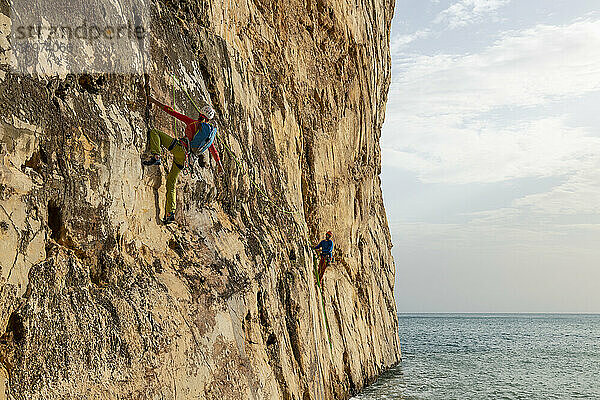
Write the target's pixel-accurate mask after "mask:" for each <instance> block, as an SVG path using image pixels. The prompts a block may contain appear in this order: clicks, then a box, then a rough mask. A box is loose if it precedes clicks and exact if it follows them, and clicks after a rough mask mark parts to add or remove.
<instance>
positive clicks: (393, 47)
mask: <svg viewBox="0 0 600 400" xmlns="http://www.w3.org/2000/svg"><path fill="white" fill-rule="evenodd" d="M429 35H431V31H430V30H429V29H421V30H418V31H416V32H414V33H411V34H408V35H398V36H395V37H393V38H392V40H391V43H390V52H391V53H392V57H394V56H398V55H401V54H402V52H403V51H404V47H406V46H408V45H409V44H411V43H412V42H414V41H415V40H418V39H423V38H426V37H429Z"/></svg>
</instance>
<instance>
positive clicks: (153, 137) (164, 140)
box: [149, 129, 185, 214]
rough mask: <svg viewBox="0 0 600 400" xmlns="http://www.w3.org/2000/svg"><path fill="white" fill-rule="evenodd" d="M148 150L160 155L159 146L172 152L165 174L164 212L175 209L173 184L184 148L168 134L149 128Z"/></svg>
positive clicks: (183, 156) (178, 170)
mask: <svg viewBox="0 0 600 400" xmlns="http://www.w3.org/2000/svg"><path fill="white" fill-rule="evenodd" d="M149 136H150V152H151V153H152V154H155V155H160V146H163V147H166V148H167V149H168V148H169V147H171V149H170V150H169V151H170V152H171V154H173V165H171V171H170V172H169V175H168V176H167V203H166V205H165V208H166V210H165V211H166V213H167V214H168V213H171V212H173V211H175V184H176V183H177V177H178V176H179V173H180V172H181V170H182V169H183V167H184V165H185V150H184V148H183V147H182V146H181V144H179V142H176V143H175V144H174V143H173V141H174V140H175V139H174V138H173V137H171V136H170V135H167V134H166V133H164V132H161V131H159V130H158V129H151V130H150V133H149Z"/></svg>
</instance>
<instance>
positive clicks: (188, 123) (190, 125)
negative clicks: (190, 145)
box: [161, 106, 221, 165]
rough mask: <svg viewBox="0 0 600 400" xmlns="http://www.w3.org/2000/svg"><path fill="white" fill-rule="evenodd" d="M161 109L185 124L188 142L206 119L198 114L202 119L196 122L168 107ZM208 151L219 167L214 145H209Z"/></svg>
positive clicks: (219, 160) (219, 162)
mask: <svg viewBox="0 0 600 400" xmlns="http://www.w3.org/2000/svg"><path fill="white" fill-rule="evenodd" d="M161 108H162V109H163V111H164V112H166V113H167V114H170V115H172V116H174V117H175V118H177V119H178V120H180V121H183V123H184V124H185V136H187V138H188V139H189V140H190V142H191V141H192V139H194V135H195V134H196V131H197V130H198V125H199V124H200V123H201V122H203V121H206V118H205V117H204V116H203V115H202V114H200V115H201V116H202V119H199V120H198V119H192V118H190V117H188V116H187V115H183V114H181V113H178V112H177V111H175V110H173V109H172V108H171V107H169V106H163V107H161ZM208 151H210V154H211V155H212V156H213V158H214V159H215V161H216V162H217V164H219V165H220V164H221V158H220V157H219V153H218V152H217V149H215V145H214V143H213V144H211V145H210V147H209V148H208Z"/></svg>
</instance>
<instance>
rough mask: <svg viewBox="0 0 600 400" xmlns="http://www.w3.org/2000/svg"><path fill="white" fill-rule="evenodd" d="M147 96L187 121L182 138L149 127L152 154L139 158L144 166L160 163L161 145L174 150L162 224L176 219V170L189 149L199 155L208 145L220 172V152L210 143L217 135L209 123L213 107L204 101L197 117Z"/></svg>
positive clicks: (215, 129) (184, 162) (180, 167)
mask: <svg viewBox="0 0 600 400" xmlns="http://www.w3.org/2000/svg"><path fill="white" fill-rule="evenodd" d="M148 99H149V100H150V102H152V103H154V104H156V105H157V106H158V107H160V108H161V109H162V110H163V111H165V112H166V113H167V114H170V115H172V116H174V117H175V118H177V119H179V120H180V121H183V122H184V123H185V125H186V126H185V136H184V137H183V138H181V139H176V138H173V137H171V136H170V135H168V134H166V133H164V132H161V131H159V130H158V129H154V128H152V129H150V132H149V142H150V153H152V155H151V156H150V158H148V159H147V160H145V161H143V162H142V164H144V165H146V166H150V165H160V164H161V158H160V147H161V146H162V147H166V148H167V149H168V150H169V151H170V152H171V154H173V165H172V166H171V171H170V172H169V175H168V176H167V185H166V189H167V202H166V206H165V208H166V210H165V219H164V220H163V222H164V223H165V224H170V223H171V222H174V221H175V184H176V183H177V177H178V176H179V173H180V172H181V170H183V169H184V168H185V164H186V160H187V156H188V153H190V152H191V153H193V154H197V155H199V154H201V153H203V152H204V151H206V149H208V150H209V151H210V154H211V155H212V156H213V158H214V159H215V161H216V163H217V167H218V170H219V172H222V171H223V166H222V164H221V159H220V157H219V153H218V152H217V149H215V146H214V145H213V141H214V140H215V137H216V135H217V128H216V127H214V126H213V125H211V124H209V123H208V121H209V120H210V119H212V118H213V117H214V115H215V110H214V109H213V108H212V107H211V106H210V105H209V104H208V103H207V104H205V105H203V106H202V107H201V108H200V116H199V118H198V119H193V118H190V117H188V116H186V115H183V114H180V113H178V112H177V111H175V110H173V109H172V108H171V107H169V106H167V105H165V104H163V103H161V102H160V101H158V100H156V99H154V98H152V97H149V98H148Z"/></svg>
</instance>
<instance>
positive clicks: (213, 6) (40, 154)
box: [0, 0, 400, 400]
mask: <svg viewBox="0 0 600 400" xmlns="http://www.w3.org/2000/svg"><path fill="white" fill-rule="evenodd" d="M120 3H122V1H120V0H116V1H114V2H112V3H111V4H113V5H116V6H118V5H119V4H120ZM393 5H394V3H393V1H392V0H377V1H363V0H357V1H355V2H348V1H345V0H331V1H327V0H316V1H315V0H302V1H299V0H289V1H279V2H271V1H263V0H249V1H237V2H206V1H199V2H196V1H194V2H189V1H177V0H175V1H162V0H161V1H152V2H151V3H150V4H149V7H150V16H151V20H152V25H151V28H152V29H151V30H150V37H149V39H150V47H149V57H148V58H147V59H146V60H145V63H146V64H145V65H144V68H145V70H146V71H147V74H146V75H144V74H91V75H85V74H83V75H82V74H78V75H70V74H62V75H57V76H56V75H54V76H47V75H44V74H43V73H42V72H43V71H33V72H32V74H31V75H26V74H15V73H11V72H10V68H9V66H8V60H9V57H10V51H11V49H10V45H9V43H8V42H9V41H8V37H9V32H10V29H11V17H10V16H11V13H10V10H9V6H8V4H6V3H3V2H2V1H0V12H1V13H0V47H1V50H0V266H1V278H0V329H1V331H0V335H2V336H1V338H0V363H1V365H2V367H1V368H0V378H1V379H0V380H1V382H0V383H1V384H2V388H0V392H1V393H0V398H2V396H3V395H5V393H6V395H5V396H8V398H11V399H75V398H78V399H80V398H90V399H91V398H94V399H118V398H132V399H133V398H135V399H150V398H152V399H220V400H222V399H286V400H287V399H302V400H309V399H334V398H335V399H343V398H347V397H349V396H350V395H351V394H353V393H356V392H357V391H358V390H359V389H361V388H362V387H363V386H364V385H365V384H368V383H369V382H371V381H372V380H373V379H375V378H376V377H377V375H378V374H379V373H381V372H382V371H383V370H384V369H386V368H388V367H390V366H392V365H394V364H396V363H397V362H398V361H399V359H400V346H399V341H398V337H397V317H396V310H395V303H394V299H393V284H394V263H393V259H392V256H391V252H390V248H391V240H390V235H389V231H388V226H387V221H386V216H385V210H384V207H383V201H382V195H381V188H380V179H379V173H380V168H381V160H380V148H379V136H380V130H381V125H382V123H383V119H384V112H385V101H386V97H387V90H388V86H389V82H390V58H389V28H390V20H391V18H392V14H393ZM116 6H115V7H116ZM118 8H119V9H120V10H121V12H123V13H127V12H130V10H128V8H127V7H118ZM173 74H175V76H176V77H178V79H180V80H181V82H182V85H183V86H184V87H185V88H186V90H188V91H189V93H190V95H191V96H192V97H193V98H200V97H201V96H204V97H205V98H206V99H207V100H208V101H210V102H211V103H212V105H213V106H214V108H215V110H216V112H217V117H216V125H217V126H218V128H219V137H218V139H217V141H216V147H217V149H218V150H219V151H220V152H221V156H222V159H223V163H224V166H225V168H224V173H223V174H219V173H218V172H217V170H216V168H214V165H212V164H213V161H212V160H209V158H208V157H207V156H206V155H205V156H204V162H205V164H206V165H205V167H204V168H200V169H199V175H198V176H195V177H190V176H186V175H182V176H181V178H180V180H179V183H178V186H177V194H178V197H177V220H178V222H179V225H174V226H170V227H165V226H162V225H160V224H159V220H158V218H159V216H161V215H162V213H163V212H164V180H165V176H166V170H165V169H164V166H162V167H144V168H142V165H141V162H140V160H141V157H142V155H143V154H144V152H145V151H147V129H148V126H149V125H153V126H157V127H159V128H161V129H163V130H165V131H169V132H172V130H173V120H172V119H170V117H168V116H166V115H164V114H162V113H159V111H157V110H156V108H150V107H149V106H148V104H147V101H146V95H147V93H152V94H153V95H154V96H155V97H157V98H159V99H162V100H164V101H166V102H168V103H169V104H172V103H173V101H174V104H175V107H176V108H177V109H179V110H181V111H182V112H185V113H187V114H189V115H195V114H196V113H195V110H194V107H193V105H192V103H191V102H190V101H189V99H188V98H187V96H186V95H185V93H184V91H183V90H182V89H180V88H178V87H176V88H175V91H174V90H173V78H172V76H173ZM173 94H175V99H173ZM196 115H197V114H196ZM178 129H179V133H180V134H181V130H182V127H181V126H179V127H178ZM225 145H226V146H227V147H228V148H229V149H230V150H231V153H230V152H228V151H227V149H226V147H225ZM232 153H233V154H234V155H235V157H237V159H238V162H236V161H235V159H234V158H233V156H232ZM167 164H168V165H169V166H170V162H168V163H167ZM255 184H258V185H259V186H260V187H261V188H263V190H264V192H265V193H266V194H267V195H268V199H266V198H265V196H264V195H263V194H262V193H261V191H259V190H257V188H256V187H255ZM327 230H331V231H333V232H334V241H335V244H336V249H337V251H336V254H335V255H336V261H335V263H334V264H333V265H332V266H331V267H330V268H329V269H328V270H327V272H326V273H325V278H324V283H323V293H322V294H323V296H322V297H321V289H319V288H318V287H317V286H315V281H314V277H313V268H314V263H313V256H312V254H311V251H310V249H309V248H308V245H310V244H313V245H314V244H315V243H317V242H318V240H320V239H321V238H322V236H323V234H324V232H325V231H327Z"/></svg>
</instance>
